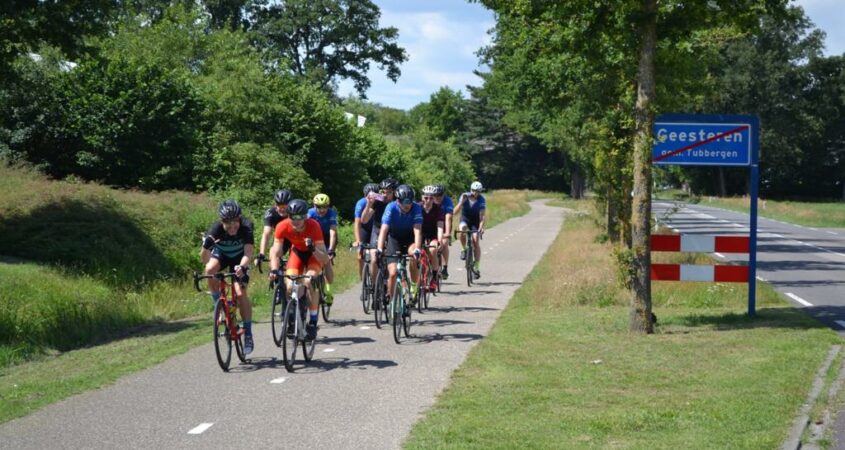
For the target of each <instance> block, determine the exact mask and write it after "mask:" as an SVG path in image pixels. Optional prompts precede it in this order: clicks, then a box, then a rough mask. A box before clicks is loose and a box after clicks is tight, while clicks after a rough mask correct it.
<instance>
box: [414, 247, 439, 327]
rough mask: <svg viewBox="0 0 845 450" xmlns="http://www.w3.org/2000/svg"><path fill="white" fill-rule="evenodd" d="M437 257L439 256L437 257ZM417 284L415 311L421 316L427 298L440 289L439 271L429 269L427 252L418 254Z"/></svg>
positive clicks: (429, 260) (426, 306)
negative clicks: (418, 270)
mask: <svg viewBox="0 0 845 450" xmlns="http://www.w3.org/2000/svg"><path fill="white" fill-rule="evenodd" d="M426 248H430V249H436V248H437V246H435V245H428V243H426ZM438 257H439V256H438ZM418 281H419V283H418V284H417V286H419V287H418V289H417V299H416V300H417V311H419V312H420V314H422V312H423V309H428V302H429V297H430V296H431V295H435V294H434V293H435V292H438V291H439V289H440V271H437V272H435V271H434V270H432V268H431V259H430V258H429V257H428V252H425V251H424V252H422V253H421V254H420V273H419V280H418Z"/></svg>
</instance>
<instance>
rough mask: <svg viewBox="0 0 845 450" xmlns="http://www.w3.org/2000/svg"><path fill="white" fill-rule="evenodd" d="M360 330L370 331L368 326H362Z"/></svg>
mask: <svg viewBox="0 0 845 450" xmlns="http://www.w3.org/2000/svg"><path fill="white" fill-rule="evenodd" d="M361 329H362V330H369V329H370V327H368V326H366V325H364V326H363V327H361Z"/></svg>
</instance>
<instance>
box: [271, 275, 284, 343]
mask: <svg viewBox="0 0 845 450" xmlns="http://www.w3.org/2000/svg"><path fill="white" fill-rule="evenodd" d="M286 303H287V288H286V287H285V283H282V282H281V281H279V282H278V283H277V284H276V289H275V290H274V291H273V312H272V315H271V316H270V324H271V327H272V330H273V342H275V343H276V347H281V346H282V328H284V327H283V323H282V322H284V321H283V320H282V317H283V314H284V312H285V304H286Z"/></svg>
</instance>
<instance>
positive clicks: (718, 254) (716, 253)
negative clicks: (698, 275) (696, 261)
mask: <svg viewBox="0 0 845 450" xmlns="http://www.w3.org/2000/svg"><path fill="white" fill-rule="evenodd" d="M713 254H714V255H716V256H718V257H719V258H724V257H725V255H723V254H721V253H719V252H713Z"/></svg>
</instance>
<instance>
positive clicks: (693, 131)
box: [652, 114, 759, 166]
mask: <svg viewBox="0 0 845 450" xmlns="http://www.w3.org/2000/svg"><path fill="white" fill-rule="evenodd" d="M758 133H759V126H758V121H757V118H756V117H754V116H735V115H730V116H728V115H701V114H699V115H688V114H665V115H661V116H658V117H657V119H656V120H655V123H654V147H653V148H652V161H653V162H654V164H659V165H689V166H750V165H751V164H752V163H754V162H756V155H757V147H756V143H757V136H758Z"/></svg>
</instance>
